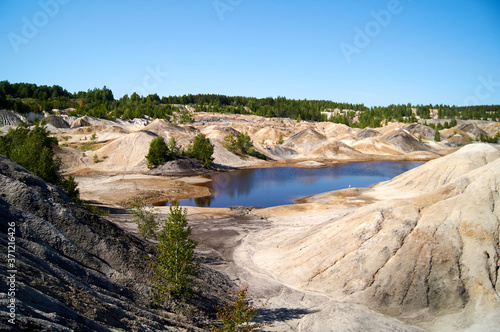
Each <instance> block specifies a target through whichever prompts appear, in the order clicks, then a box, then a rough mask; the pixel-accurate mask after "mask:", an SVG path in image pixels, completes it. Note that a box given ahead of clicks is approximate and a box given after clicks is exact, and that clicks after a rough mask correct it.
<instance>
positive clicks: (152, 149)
mask: <svg viewBox="0 0 500 332" xmlns="http://www.w3.org/2000/svg"><path fill="white" fill-rule="evenodd" d="M146 160H147V162H148V168H150V169H151V168H155V167H158V166H160V165H161V164H163V163H164V162H166V161H168V160H170V154H169V150H168V146H167V144H165V140H164V139H163V137H161V136H160V137H157V138H155V139H153V140H152V141H151V143H150V145H149V151H148V154H147V155H146Z"/></svg>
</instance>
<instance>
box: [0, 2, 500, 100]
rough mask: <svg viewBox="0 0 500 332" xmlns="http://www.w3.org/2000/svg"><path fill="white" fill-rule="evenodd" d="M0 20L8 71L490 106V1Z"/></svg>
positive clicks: (121, 10)
mask: <svg viewBox="0 0 500 332" xmlns="http://www.w3.org/2000/svg"><path fill="white" fill-rule="evenodd" d="M0 22H1V24H0V50H1V52H0V80H8V81H10V82H30V83H36V84H47V85H53V84H58V85H61V86H63V87H64V88H66V89H68V90H69V91H71V92H77V91H80V90H87V89H89V88H94V87H99V88H100V87H102V86H104V85H106V86H107V87H108V88H110V89H112V90H113V93H114V95H115V98H119V97H121V96H123V95H124V94H125V93H128V94H130V93H131V92H132V91H138V92H139V93H140V94H144V95H146V94H149V93H158V94H159V95H160V96H168V95H183V94H189V93H192V94H196V93H216V94H225V95H240V96H253V97H268V96H272V97H276V96H278V95H279V96H285V97H287V98H294V99H328V100H334V101H339V102H350V103H365V104H366V105H368V106H375V105H388V104H391V103H396V104H397V103H407V102H411V103H413V104H419V103H422V104H428V103H432V104H438V103H443V104H456V105H472V104H500V2H499V1H497V0H493V1H481V0H477V1H472V0H470V1H469V0H465V1H457V0H454V1H448V0H440V1H430V0H421V1H416V0H413V1H411V0H400V1H397V0H384V1H379V0H371V1H368V0H339V1H336V0H329V1H319V0H316V1H315V0H310V1H295V0H286V1H285V0H196V1H195V0H182V1H181V0H158V1H153V0H151V1H148V0H145V1H126V0H121V1H115V0H109V1H95V0H87V1H81V0H41V1H29V0H23V1H18V0H0Z"/></svg>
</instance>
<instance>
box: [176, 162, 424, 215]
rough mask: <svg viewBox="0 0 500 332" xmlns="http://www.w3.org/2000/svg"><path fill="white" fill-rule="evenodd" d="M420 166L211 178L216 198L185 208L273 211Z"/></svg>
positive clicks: (279, 170) (263, 171) (262, 171)
mask: <svg viewBox="0 0 500 332" xmlns="http://www.w3.org/2000/svg"><path fill="white" fill-rule="evenodd" d="M422 164H423V163H420V162H399V161H398V162H395V161H379V162H356V163H347V164H339V165H335V166H332V167H324V168H297V167H273V168H258V169H244V170H236V171H230V172H224V173H218V174H213V175H211V176H210V179H211V180H212V181H211V182H209V183H207V184H205V186H207V187H208V188H209V189H210V192H211V193H212V196H207V197H201V198H191V199H181V200H179V204H180V205H182V206H201V207H230V206H255V207H270V206H276V205H284V204H292V203H293V200H294V199H297V198H301V197H305V196H309V195H314V194H319V193H323V192H327V191H332V190H338V189H344V188H348V187H349V186H351V187H369V186H371V185H373V184H375V183H377V182H381V181H386V180H390V179H392V178H394V177H395V176H397V175H399V174H401V173H404V172H406V171H408V170H410V169H412V168H415V167H417V166H420V165H422Z"/></svg>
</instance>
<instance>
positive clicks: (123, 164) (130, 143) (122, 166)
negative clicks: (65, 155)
mask: <svg viewBox="0 0 500 332" xmlns="http://www.w3.org/2000/svg"><path fill="white" fill-rule="evenodd" d="M155 137H156V136H154V135H152V134H150V133H148V132H135V133H131V134H128V135H127V136H124V137H121V138H118V139H116V140H114V141H113V142H111V143H108V144H106V145H105V146H103V147H102V148H100V149H99V150H97V151H94V152H87V156H86V157H85V158H84V160H85V163H86V164H87V165H88V166H89V167H90V168H92V169H94V170H95V171H100V172H144V171H146V170H147V166H146V158H145V156H146V155H147V154H148V150H149V144H150V143H151V140H153V138H155ZM94 154H96V155H97V157H98V158H99V159H100V160H101V162H99V163H94V162H93V156H94Z"/></svg>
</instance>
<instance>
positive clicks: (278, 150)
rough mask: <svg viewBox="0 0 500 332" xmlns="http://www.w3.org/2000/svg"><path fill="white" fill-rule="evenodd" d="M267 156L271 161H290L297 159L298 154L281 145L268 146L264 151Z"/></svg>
mask: <svg viewBox="0 0 500 332" xmlns="http://www.w3.org/2000/svg"><path fill="white" fill-rule="evenodd" d="M265 152H266V154H267V155H269V156H271V157H272V158H273V159H275V158H278V159H292V158H295V157H298V155H299V154H298V152H297V151H295V150H294V149H292V148H288V147H286V146H283V145H275V146H270V147H267V148H266V149H265Z"/></svg>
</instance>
